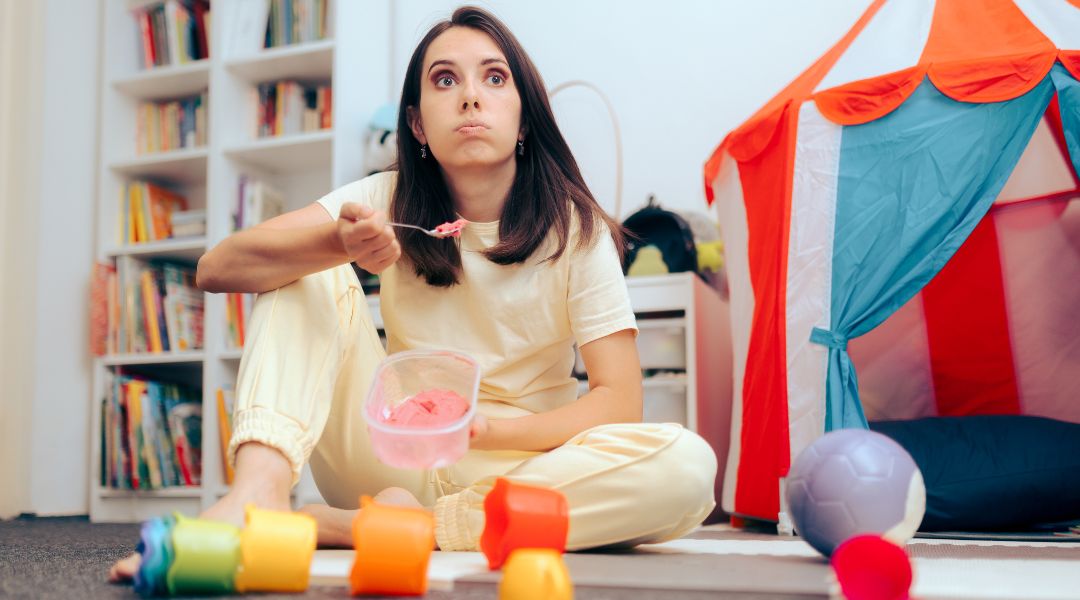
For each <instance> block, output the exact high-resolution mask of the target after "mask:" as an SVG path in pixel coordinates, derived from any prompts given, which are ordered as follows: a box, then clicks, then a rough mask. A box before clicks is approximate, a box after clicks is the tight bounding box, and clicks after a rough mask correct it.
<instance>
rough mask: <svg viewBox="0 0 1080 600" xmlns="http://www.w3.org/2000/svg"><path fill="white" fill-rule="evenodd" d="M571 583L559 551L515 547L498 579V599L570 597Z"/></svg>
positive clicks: (560, 599)
mask: <svg viewBox="0 0 1080 600" xmlns="http://www.w3.org/2000/svg"><path fill="white" fill-rule="evenodd" d="M573 598H574V586H573V585H572V584H571V583H570V574H569V573H568V572H567V571H566V563H564V562H563V559H562V553H561V552H559V551H558V550H554V549H551V548H519V549H517V550H514V551H513V552H511V553H510V558H508V559H506V565H504V566H503V577H502V580H501V581H500V582H499V600H573Z"/></svg>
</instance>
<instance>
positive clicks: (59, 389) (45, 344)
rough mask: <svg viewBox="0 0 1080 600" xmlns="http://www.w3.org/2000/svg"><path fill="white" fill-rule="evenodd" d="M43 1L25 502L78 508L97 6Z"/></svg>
mask: <svg viewBox="0 0 1080 600" xmlns="http://www.w3.org/2000/svg"><path fill="white" fill-rule="evenodd" d="M43 4H44V15H45V24H46V26H45V31H44V37H43V38H41V42H42V43H43V45H44V46H43V48H44V54H43V70H42V73H41V79H42V85H43V86H44V88H43V90H44V91H43V96H42V98H43V103H42V107H41V110H42V111H43V113H44V120H43V123H42V124H41V129H40V132H39V135H40V139H39V143H40V144H41V162H40V164H39V167H38V169H37V170H36V172H33V173H32V176H35V177H37V179H38V192H39V193H38V195H37V197H34V198H28V199H27V201H29V202H31V203H32V204H31V205H32V206H33V207H34V210H36V212H37V217H36V220H37V224H38V228H37V236H36V239H33V240H32V241H31V246H30V247H29V248H28V249H27V250H29V252H28V253H27V256H26V257H25V258H23V260H27V261H33V263H34V264H35V265H36V268H35V271H36V292H35V296H36V301H35V304H34V307H33V312H32V315H27V318H28V319H31V320H32V322H33V324H34V328H35V342H36V343H35V347H34V351H33V360H34V365H33V391H32V394H31V395H30V397H28V398H27V399H26V400H29V401H30V402H31V415H30V432H31V433H30V435H31V441H30V472H29V503H30V504H29V507H28V510H29V511H31V512H36V513H37V514H39V515H56V514H85V513H86V512H87V510H88V492H87V490H88V486H87V473H88V458H87V456H88V454H87V453H88V451H89V445H88V443H89V442H88V435H89V428H90V426H89V423H90V418H89V417H90V412H89V411H90V406H91V404H90V403H91V398H90V393H89V390H90V386H91V383H90V381H91V379H90V375H91V359H90V355H89V351H88V347H89V341H88V339H89V332H88V327H89V326H88V312H89V309H88V308H87V299H88V297H89V280H90V268H91V264H92V262H93V256H94V254H93V242H94V240H93V232H94V231H95V229H96V228H95V227H94V226H93V225H94V214H95V213H94V210H93V205H94V194H95V190H96V189H97V186H96V184H95V172H96V156H97V153H96V146H97V137H96V136H97V121H98V98H99V93H98V83H97V82H98V80H99V78H98V47H99V31H100V24H99V15H100V10H99V5H98V3H97V2H88V1H86V0H44V2H43Z"/></svg>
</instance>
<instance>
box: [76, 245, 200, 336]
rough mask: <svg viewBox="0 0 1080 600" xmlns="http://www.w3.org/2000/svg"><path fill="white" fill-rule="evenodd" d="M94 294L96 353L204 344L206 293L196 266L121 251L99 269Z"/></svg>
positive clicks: (93, 284) (93, 323)
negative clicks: (198, 283) (111, 262)
mask: <svg viewBox="0 0 1080 600" xmlns="http://www.w3.org/2000/svg"><path fill="white" fill-rule="evenodd" d="M91 298H92V300H93V303H92V307H91V314H92V317H91V323H92V325H91V334H92V335H91V342H90V345H91V349H92V350H94V352H95V354H98V355H111V354H124V353H144V352H154V353H159V352H170V351H183V350H198V349H201V348H202V347H203V293H202V291H201V290H199V289H198V288H196V287H195V269H194V267H192V266H190V265H186V264H181V263H174V262H169V261H157V260H151V261H147V260H143V259H139V258H136V257H133V256H126V255H125V256H119V257H117V259H116V266H113V265H109V264H104V263H102V264H98V265H97V266H96V267H95V268H94V280H93V282H92V286H91ZM102 302H104V306H102Z"/></svg>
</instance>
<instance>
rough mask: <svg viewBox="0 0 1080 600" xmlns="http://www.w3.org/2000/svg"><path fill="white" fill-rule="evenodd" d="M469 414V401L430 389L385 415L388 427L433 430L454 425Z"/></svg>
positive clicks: (457, 395)
mask: <svg viewBox="0 0 1080 600" xmlns="http://www.w3.org/2000/svg"><path fill="white" fill-rule="evenodd" d="M467 412H469V401H468V400H466V399H465V398H463V397H462V396H461V395H460V394H457V393H455V392H452V391H450V390H440V389H431V390H426V391H423V392H420V393H419V394H416V395H415V396H413V397H411V398H409V399H408V400H406V401H404V402H402V403H401V404H398V405H397V406H395V407H394V408H392V409H391V410H390V411H389V413H390V414H389V415H385V416H384V418H383V422H384V423H386V424H388V425H397V426H399V427H410V428H415V429H435V428H438V427H446V426H447V425H451V424H453V423H455V422H456V421H457V420H458V419H460V418H461V417H463V416H464V415H465V413H467Z"/></svg>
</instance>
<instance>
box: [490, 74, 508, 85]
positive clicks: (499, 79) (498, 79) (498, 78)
mask: <svg viewBox="0 0 1080 600" xmlns="http://www.w3.org/2000/svg"><path fill="white" fill-rule="evenodd" d="M488 80H489V81H491V83H493V84H495V85H502V84H504V83H506V80H505V79H504V78H503V76H502V75H499V74H498V73H492V74H491V75H489V76H488Z"/></svg>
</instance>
